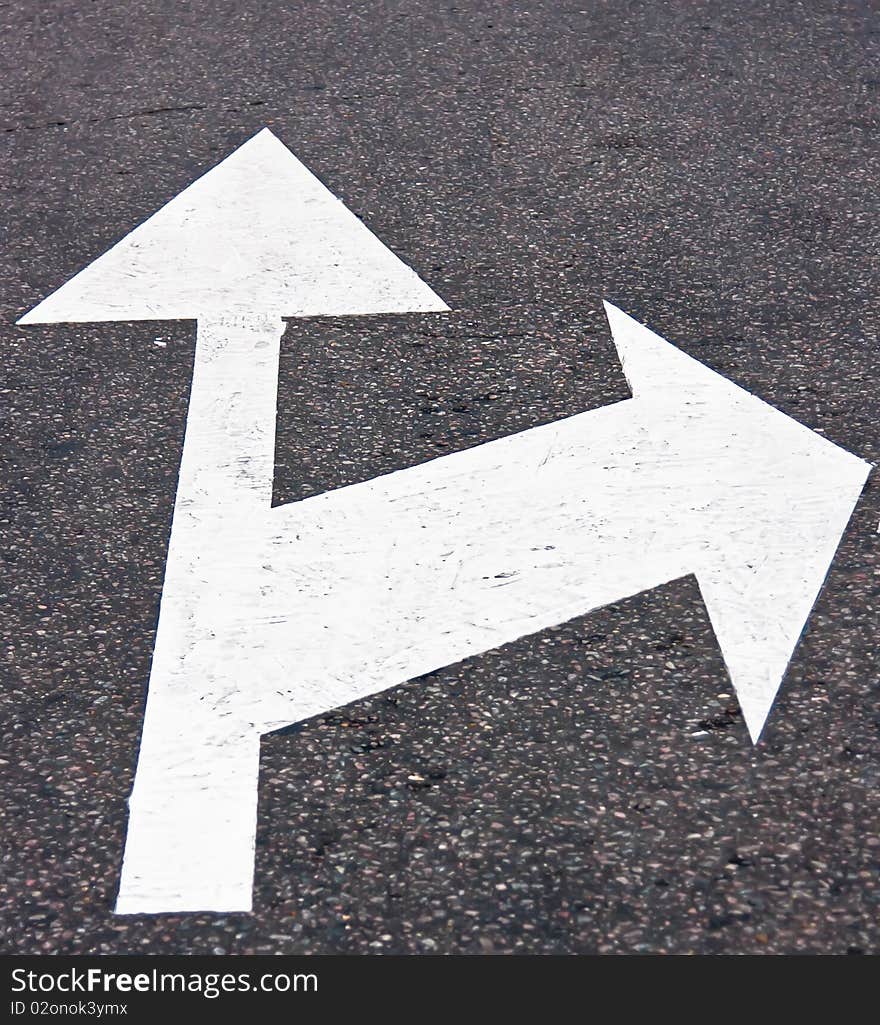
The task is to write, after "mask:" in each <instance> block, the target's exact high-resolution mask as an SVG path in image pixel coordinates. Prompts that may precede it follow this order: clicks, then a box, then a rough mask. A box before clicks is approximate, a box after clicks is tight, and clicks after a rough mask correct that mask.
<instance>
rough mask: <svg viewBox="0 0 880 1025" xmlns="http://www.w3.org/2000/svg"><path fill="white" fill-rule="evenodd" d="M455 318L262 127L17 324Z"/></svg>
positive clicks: (442, 303) (433, 294)
mask: <svg viewBox="0 0 880 1025" xmlns="http://www.w3.org/2000/svg"><path fill="white" fill-rule="evenodd" d="M447 309H448V307H447V306H446V304H445V303H444V302H443V300H442V299H440V298H439V296H437V295H435V293H434V292H432V291H431V289H430V288H428V286H427V285H426V284H425V283H424V282H423V281H421V280H420V279H419V277H418V276H417V275H416V274H415V273H414V272H413V271H412V270H410V268H408V267H407V266H406V265H405V264H404V263H402V262H401V261H400V260H399V259H398V258H397V257H396V256H395V255H394V254H393V253H392V252H391V251H390V250H389V249H387V248H386V247H385V246H384V245H383V244H382V243H381V242H380V241H379V239H377V238H376V236H375V235H373V233H372V232H371V231H370V230H369V229H368V228H367V227H366V226H365V225H364V224H363V223H362V222H361V221H360V220H358V218H357V217H355V215H354V214H352V213H351V211H349V210H348V209H347V208H346V207H345V206H344V205H343V204H342V203H341V202H340V201H339V200H338V199H336V197H335V196H333V194H332V193H331V192H329V191H328V190H327V189H326V188H325V186H324V185H322V184H321V182H320V181H318V179H317V178H316V177H315V176H314V175H313V174H312V173H311V172H310V171H309V170H308V169H307V168H306V167H305V166H304V165H303V164H301V163H300V161H299V160H297V158H296V157H295V156H294V155H293V154H292V153H291V152H290V150H288V149H287V147H286V146H284V144H283V143H281V142H280V141H279V140H278V139H277V138H276V137H275V136H274V135H273V134H272V133H271V132H270V131H269V130H268V129H263V131H261V132H259V133H258V134H257V135H255V136H254V137H253V138H252V139H250V140H249V141H248V142H246V143H245V144H244V145H243V146H241V147H240V148H239V149H237V150H236V151H235V152H234V153H232V154H231V155H230V156H229V157H227V158H226V159H225V160H224V161H222V162H221V163H220V164H218V165H217V166H216V167H215V168H213V170H211V171H208V173H207V174H205V175H204V176H203V177H201V178H199V179H198V180H197V181H196V182H194V183H193V184H192V185H190V186H189V187H188V188H186V189H184V191H183V192H181V193H180V194H179V195H178V196H176V197H175V198H174V199H172V200H171V201H170V202H169V203H167V204H166V205H165V206H164V207H162V208H161V210H159V211H158V212H157V213H155V214H154V215H153V216H152V217H150V218H149V219H148V220H146V221H144V223H143V224H141V225H140V227H138V228H136V229H135V230H134V231H133V232H131V234H129V235H127V236H126V237H125V238H123V239H122V241H121V242H118V243H117V244H116V245H115V246H113V248H112V249H110V250H109V251H108V252H107V253H105V254H104V255H103V256H101V257H99V258H98V259H97V260H95V262H94V263H92V264H90V265H89V266H88V267H86V268H85V270H83V271H80V273H79V274H77V275H76V276H75V277H74V278H72V279H71V280H70V281H69V282H68V283H67V284H66V285H62V287H61V288H59V289H58V290H57V291H56V292H54V293H52V295H50V296H49V297H48V298H47V299H45V300H44V301H43V302H41V303H40V304H39V305H38V306H36V307H35V308H34V309H33V310H31V311H30V312H29V313H27V314H25V316H23V317H22V318H21V320H20V321H19V323H20V324H40V323H43V324H45V323H54V322H59V321H79V322H83V321H101V320H189V319H197V318H198V317H200V316H204V315H207V314H213V313H232V314H234V313H253V312H258V313H264V314H273V315H276V314H277V315H278V316H282V317H284V316H287V317H297V316H300V317H304V316H340V315H345V314H370V313H403V312H413V313H418V312H430V311H438V312H440V311H444V310H447Z"/></svg>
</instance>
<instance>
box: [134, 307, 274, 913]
mask: <svg viewBox="0 0 880 1025" xmlns="http://www.w3.org/2000/svg"><path fill="white" fill-rule="evenodd" d="M283 332H284V323H283V321H282V320H281V319H280V318H277V317H263V316H258V315H255V316H252V317H247V318H245V317H241V316H234V317H232V316H229V317H224V316H219V317H213V318H208V319H201V320H199V323H198V334H197V340H196V355H195V365H194V368H193V379H192V390H191V393H190V403H189V413H188V417H187V424H186V434H185V438H184V445H183V454H182V457H181V464H180V476H179V482H178V489H177V498H176V501H175V507H174V517H173V521H172V528H171V538H170V541H169V548H168V559H167V563H166V573H165V584H164V588H163V593H162V603H161V609H160V614H159V624H158V629H157V634H156V645H155V650H154V654H153V664H152V670H151V674H150V685H149V691H148V696H147V706H146V712H145V716H144V727H143V734H142V739H141V747H140V754H139V758H138V768H137V775H136V779H135V785H134V789H133V791H132V795H131V799H130V802H129V803H130V816H129V825H128V836H127V840H126V849H125V858H124V863H123V869H122V879H121V884H120V891H119V899H118V903H117V911H118V912H122V913H136V912H138V911H154V910H155V909H156V908H157V907H162V908H163V909H164V910H167V911H173V910H179V911H187V910H197V909H200V908H211V909H213V910H243V909H247V908H249V907H250V903H251V878H252V872H253V858H254V833H255V829H256V814H257V808H256V805H257V782H258V775H259V733H258V732H257V731H256V730H255V729H254V728H253V726H252V724H250V723H248V722H247V719H246V717H245V718H243V717H242V716H241V715H240V714H237V710H236V709H234V708H230V707H229V704H228V699H229V690H230V687H233V686H235V685H236V684H239V685H240V684H242V683H243V681H237V680H235V679H233V678H232V676H231V675H227V674H225V673H224V672H223V667H224V660H223V658H222V656H221V657H220V658H213V659H205V658H202V657H200V653H201V652H202V651H203V650H204V649H205V647H206V646H209V647H212V648H214V647H215V646H216V644H217V642H218V638H217V636H216V634H218V633H220V627H219V623H221V622H222V621H223V619H224V616H223V614H222V605H223V603H224V601H225V600H227V599H228V586H225V584H224V582H227V583H228V581H229V579H230V578H232V579H234V578H235V574H236V567H237V566H240V567H241V569H242V571H243V572H246V571H247V570H248V569H251V571H252V569H253V562H254V552H255V547H254V540H255V537H256V531H257V525H258V524H261V523H263V522H265V518H266V516H267V515H268V513H269V512H270V509H271V501H272V477H273V467H274V449H275V409H276V394H277V384H278V356H279V350H280V339H281V335H282V334H283ZM218 537H222V538H223V543H218ZM219 642H220V644H221V645H222V643H223V638H222V637H221V638H219ZM206 674H211V675H212V676H213V677H214V678H212V679H206V678H205V677H206ZM218 773H219V775H218ZM208 865H210V866H211V871H210V872H207V871H206V866H208Z"/></svg>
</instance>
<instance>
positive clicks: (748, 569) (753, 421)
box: [605, 303, 871, 742]
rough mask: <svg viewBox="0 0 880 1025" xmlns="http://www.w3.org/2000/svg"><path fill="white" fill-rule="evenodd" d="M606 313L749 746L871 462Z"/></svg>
mask: <svg viewBox="0 0 880 1025" xmlns="http://www.w3.org/2000/svg"><path fill="white" fill-rule="evenodd" d="M605 310H606V313H607V316H608V321H609V324H610V326H611V331H612V334H613V336H614V342H615V345H616V346H617V350H618V353H619V355H620V358H621V362H622V364H623V368H624V373H625V374H626V377H627V380H628V382H629V384H630V387H631V389H632V392H633V397H634V399H635V400H636V401H637V402H639V403H640V404H641V405H642V407H643V408H645V407H647V408H648V409H649V410H651V411H654V412H656V417H653V416H651V417H650V422H656V423H657V424H658V425H659V426H658V434H661V435H662V437H660V438H659V439H658V445H657V453H658V454H657V462H658V479H659V475H663V476H662V479H663V481H664V482H665V483H666V487H667V489H669V488H675V490H676V492H677V495H678V503H679V504H678V505H677V506H676V516H677V517H680V518H681V524H680V534H681V537H682V543H684V544H693V551H694V562H695V567H696V568H695V572H696V576H697V580H698V581H699V584H700V589H701V591H702V594H703V599H704V601H705V603H706V608H707V611H708V613H709V618H710V620H711V622H712V626H713V628H714V630H715V635H716V637H717V638H718V643H719V646H720V647H721V652H722V654H723V656H724V661H725V663H726V665H727V669H728V671H729V673H730V677H731V681H732V683H733V685H734V687H735V689H736V693H737V696H738V698H739V702H740V706H741V708H742V712H743V716H744V718H745V721H746V725H747V726H748V730H749V733H750V735H751V737H752V740H753V741H754V742H757V740H758V738H759V736H760V734H761V731H762V729H763V727H764V723H765V722H766V719H767V716H768V714H769V712H770V707H771V705H772V704H773V700H774V698H775V696H776V692H777V690H778V689H779V685H780V683H781V682H782V678H783V676H784V675H785V671H786V668H787V666H788V662H789V660H790V658H791V656H792V653H793V652H794V649H795V647H796V646H797V643H798V640H799V638H800V635H801V632H802V630H803V628H804V625H805V624H806V621H807V617H808V616H809V614H810V610H811V609H812V607H813V604H814V602H815V600H816V598H817V596H818V594H819V591H820V590H821V588H822V584H823V582H824V580H825V576H826V574H827V572H828V569H829V567H830V565H831V562H832V560H833V558H834V553H835V551H836V549H837V546H838V544H839V542H840V539H841V537H842V535H843V532H844V530H845V529H846V525H847V523H848V522H849V518H850V516H851V514H852V511H853V509H854V507H855V504H856V502H857V501H858V498H859V495H860V493H861V490H862V487H863V486H864V483H865V480H866V479H867V476H868V474H869V473H870V470H871V465H870V463H866V462H865V461H864V460H862V459H859V458H857V457H856V456H854V455H851V454H850V453H849V452H846V451H844V450H843V449H842V448H840V447H839V446H837V445H835V444H833V443H832V442H830V441H828V440H827V439H826V438H823V437H821V436H820V435H818V434H816V433H815V432H813V431H811V430H809V429H808V428H807V427H804V426H803V424H800V423H798V422H797V421H796V420H792V419H791V418H790V417H788V416H786V415H785V414H784V413H781V412H780V411H779V410H778V409H774V408H773V407H772V406H770V405H768V404H767V403H765V402H762V401H761V400H760V399H758V398H756V397H755V396H754V395H751V394H750V393H749V392H747V391H745V390H744V389H742V388H740V387H738V386H737V385H735V384H733V382H732V381H728V380H727V379H726V378H724V377H721V376H720V375H719V374H716V373H715V372H714V371H712V370H710V369H709V368H708V367H706V366H704V365H703V364H702V363H699V362H698V361H697V360H695V359H692V358H691V357H690V356H688V355H687V354H686V353H684V352H682V351H681V350H680V349H676V348H675V347H674V346H672V345H670V344H669V342H667V341H665V340H664V339H663V338H661V337H660V336H659V335H656V334H654V333H653V332H652V331H650V330H648V328H646V327H644V326H642V325H641V324H639V323H638V322H637V321H635V320H633V319H632V318H631V317H628V316H627V315H626V314H625V313H622V312H621V311H620V310H619V309H617V308H616V307H614V306H611V305H610V304H609V303H606V304H605ZM648 497H649V498H650V496H648ZM678 526H679V521H678V519H677V520H676V527H678Z"/></svg>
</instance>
